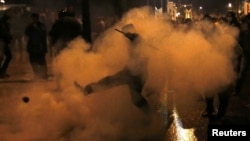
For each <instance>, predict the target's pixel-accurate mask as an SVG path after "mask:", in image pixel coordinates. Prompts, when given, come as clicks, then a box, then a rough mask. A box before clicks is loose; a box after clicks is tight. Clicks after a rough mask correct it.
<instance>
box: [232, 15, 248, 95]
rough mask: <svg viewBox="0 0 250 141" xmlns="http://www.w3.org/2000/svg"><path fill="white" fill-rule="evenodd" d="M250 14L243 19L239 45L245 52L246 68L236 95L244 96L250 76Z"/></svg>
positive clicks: (242, 73) (236, 89) (238, 84)
mask: <svg viewBox="0 0 250 141" xmlns="http://www.w3.org/2000/svg"><path fill="white" fill-rule="evenodd" d="M249 39H250V14H248V15H246V16H244V17H243V18H242V19H241V28H240V37H239V43H240V45H241V46H242V50H243V57H244V58H243V59H244V68H243V70H242V72H241V75H240V77H239V79H238V80H237V83H236V86H235V95H241V94H243V93H242V91H243V86H244V85H245V84H246V78H247V77H248V76H249V65H250V40H249Z"/></svg>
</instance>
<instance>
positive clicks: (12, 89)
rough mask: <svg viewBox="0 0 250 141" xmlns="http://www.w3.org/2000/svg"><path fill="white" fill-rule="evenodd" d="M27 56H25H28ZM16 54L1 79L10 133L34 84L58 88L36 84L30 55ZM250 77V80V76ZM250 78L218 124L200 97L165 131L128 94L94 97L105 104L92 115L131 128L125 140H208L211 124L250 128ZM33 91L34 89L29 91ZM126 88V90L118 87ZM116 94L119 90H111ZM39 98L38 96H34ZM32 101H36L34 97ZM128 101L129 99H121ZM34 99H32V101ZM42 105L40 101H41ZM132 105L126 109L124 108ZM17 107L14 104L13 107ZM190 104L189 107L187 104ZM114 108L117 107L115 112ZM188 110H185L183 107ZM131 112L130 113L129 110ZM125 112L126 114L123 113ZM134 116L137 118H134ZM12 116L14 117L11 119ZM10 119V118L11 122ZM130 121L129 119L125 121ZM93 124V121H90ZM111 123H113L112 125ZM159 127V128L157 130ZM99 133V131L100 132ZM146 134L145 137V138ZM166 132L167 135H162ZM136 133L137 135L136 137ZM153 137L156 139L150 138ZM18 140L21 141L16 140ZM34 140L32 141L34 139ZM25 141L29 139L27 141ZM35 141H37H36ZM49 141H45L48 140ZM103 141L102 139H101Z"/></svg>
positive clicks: (1, 119)
mask: <svg viewBox="0 0 250 141" xmlns="http://www.w3.org/2000/svg"><path fill="white" fill-rule="evenodd" d="M24 54H25V53H24ZM22 57H23V58H20V55H18V54H17V55H15V57H14V59H13V61H12V62H11V64H10V67H9V70H8V72H9V74H10V77H9V78H6V79H1V80H0V103H1V104H2V105H1V107H0V131H1V132H3V131H5V132H4V133H6V132H7V131H9V128H10V127H9V126H8V130H7V131H6V130H5V128H7V126H6V123H8V125H11V126H15V122H16V121H15V120H12V119H14V116H15V115H16V114H14V113H13V112H14V111H16V108H15V106H17V105H19V104H20V102H22V98H23V96H25V93H26V92H27V93H28V91H29V90H30V89H37V88H33V85H34V84H36V86H37V84H38V86H40V87H46V88H47V90H45V91H48V90H49V91H53V89H54V88H55V85H56V84H55V81H54V80H53V78H51V80H50V81H36V80H34V79H33V77H34V76H33V73H32V70H31V67H30V65H29V64H28V62H27V55H24V56H22ZM48 62H49V72H50V74H51V75H53V73H52V71H51V70H52V69H51V68H52V65H51V58H48ZM248 78H250V77H248ZM249 82H250V79H247V82H246V83H245V85H244V88H243V93H241V94H240V95H238V96H235V95H232V96H231V99H230V105H229V108H228V112H227V114H226V116H225V117H224V118H222V119H221V120H217V121H209V120H208V119H207V118H203V117H201V113H202V112H203V109H204V101H203V99H202V98H201V97H196V98H194V99H185V102H183V105H181V108H180V107H178V106H177V107H175V106H174V109H173V118H174V120H173V122H172V124H171V125H170V127H168V130H166V131H165V130H164V131H162V128H159V127H161V124H162V122H161V121H160V120H159V119H161V118H159V113H158V115H154V114H153V115H150V118H149V117H147V116H145V115H144V114H143V113H142V112H141V111H140V110H139V111H138V109H137V108H135V107H134V105H133V104H131V102H129V101H130V99H129V98H128V96H124V95H117V94H116V95H109V96H107V93H109V92H108V91H107V92H106V95H104V96H103V95H101V96H92V97H90V98H89V99H88V100H87V101H85V102H86V103H96V101H98V100H100V99H102V101H103V102H102V103H99V104H97V105H91V104H90V106H89V108H90V109H91V111H92V112H91V115H92V116H96V117H98V116H99V115H103V116H102V117H101V118H97V119H98V120H100V119H102V120H104V121H105V120H107V121H109V120H110V119H114V120H115V121H116V122H114V123H112V124H115V123H116V124H118V123H119V124H122V125H119V127H121V126H122V128H126V129H127V128H130V129H131V130H128V131H126V132H125V131H123V132H125V133H124V134H123V135H121V136H135V137H134V138H129V137H127V138H125V137H124V138H123V139H121V141H123V140H126V141H130V140H131V141H134V140H135V141H160V140H162V141H196V140H198V141H206V140H207V127H208V125H209V124H216V125H249V128H250V83H249ZM29 88H30V89H29ZM116 89H118V91H119V89H125V88H123V87H121V88H116ZM111 91H116V90H111ZM34 95H35V94H34ZM31 98H35V97H34V96H33V97H32V96H31ZM121 99H125V100H121ZM31 100H32V99H31ZM38 102H39V101H38ZM126 103H130V104H128V105H127V106H126V107H125V106H124V105H126ZM12 104H13V105H12ZM185 104H186V105H185ZM101 107H107V108H108V109H111V110H113V111H112V112H113V113H112V114H107V113H106V112H105V111H103V109H102V108H101ZM113 107H116V109H114V108H113ZM183 107H185V108H183ZM128 109H129V110H128ZM121 111H122V112H121ZM131 115H133V116H131ZM10 117H11V118H10ZM9 118H10V119H9ZM124 119H128V120H124ZM90 123H91V122H90ZM110 124H111V123H110ZM156 127H157V128H156ZM14 129H15V128H13V129H11V133H15V132H17V131H18V129H15V130H17V131H12V130H14ZM107 130H108V131H107V134H111V132H115V131H112V130H109V129H107ZM98 131H99V130H97V131H96V132H98ZM144 132H145V133H146V134H149V135H146V134H145V137H143V135H144ZM162 132H164V133H162ZM135 134H136V135H135ZM150 134H151V135H152V136H150ZM8 135H10V136H13V134H9V133H6V134H5V135H4V136H2V135H0V140H1V141H11V139H13V138H12V137H10V138H9V137H8ZM15 139H18V137H17V138H15ZM30 140H31V141H32V139H30ZM96 140H98V139H96ZM23 141H25V140H23ZM34 141H35V140H34ZM44 141H45V140H44ZM52 141H66V139H65V138H63V139H61V140H60V139H58V140H52ZM100 141H101V139H100Z"/></svg>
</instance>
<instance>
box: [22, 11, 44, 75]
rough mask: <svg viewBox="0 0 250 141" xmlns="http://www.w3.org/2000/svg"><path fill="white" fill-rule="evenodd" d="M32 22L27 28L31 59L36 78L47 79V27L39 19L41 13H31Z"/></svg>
mask: <svg viewBox="0 0 250 141" xmlns="http://www.w3.org/2000/svg"><path fill="white" fill-rule="evenodd" d="M31 18H32V23H31V24H29V25H28V26H27V27H26V29H25V35H26V36H27V38H28V42H27V51H28V54H29V61H30V64H31V66H32V69H33V71H34V73H35V77H36V78H42V79H47V63H46V53H47V32H46V27H45V25H44V24H43V23H41V22H40V20H39V14H37V13H33V14H32V15H31Z"/></svg>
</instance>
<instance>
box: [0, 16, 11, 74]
mask: <svg viewBox="0 0 250 141" xmlns="http://www.w3.org/2000/svg"><path fill="white" fill-rule="evenodd" d="M10 18H11V17H10V15H8V13H5V14H4V15H3V16H2V18H1V19H0V42H1V44H2V47H1V48H2V49H1V50H2V52H3V53H2V54H3V58H2V60H1V64H0V78H6V77H9V75H8V74H7V73H6V71H7V69H8V67H9V64H10V61H11V60H12V53H11V50H10V46H9V45H10V43H11V40H12V35H11V32H10Z"/></svg>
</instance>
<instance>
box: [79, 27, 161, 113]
mask: <svg viewBox="0 0 250 141" xmlns="http://www.w3.org/2000/svg"><path fill="white" fill-rule="evenodd" d="M117 31H118V32H120V33H122V34H123V35H124V36H125V37H126V38H128V39H129V41H130V43H131V44H130V46H129V47H128V50H129V59H130V60H129V62H128V64H127V66H125V67H124V68H123V69H122V70H121V71H119V72H117V73H115V74H114V75H110V76H107V77H104V78H103V79H101V80H99V81H98V82H94V83H90V84H88V85H86V86H84V87H82V86H80V85H79V84H78V83H77V82H75V85H76V87H77V88H78V89H80V90H81V92H82V93H83V94H84V95H89V94H92V93H95V92H97V91H103V90H105V89H109V88H112V87H115V86H118V85H124V84H127V85H128V87H129V90H130V94H131V99H132V102H133V103H134V104H135V105H136V106H137V107H140V108H143V109H146V110H147V111H148V110H149V106H150V104H152V105H153V108H155V107H154V106H155V105H157V104H156V102H155V101H154V100H153V99H148V97H150V96H152V95H153V94H156V93H157V92H156V90H154V89H152V88H150V86H147V64H148V60H147V58H146V57H144V56H143V55H142V54H139V52H138V48H139V45H138V44H139V43H140V42H142V39H141V38H140V35H139V34H137V33H136V32H135V28H134V26H133V25H132V24H128V25H126V26H124V27H123V28H122V31H120V30H117Z"/></svg>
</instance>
